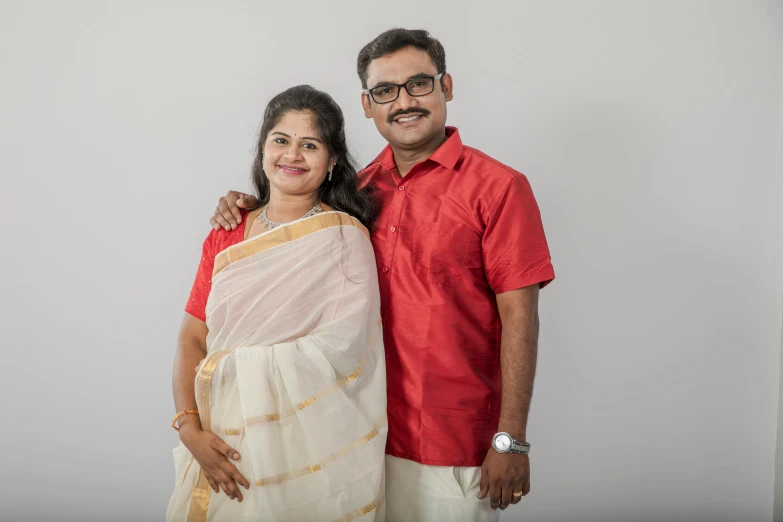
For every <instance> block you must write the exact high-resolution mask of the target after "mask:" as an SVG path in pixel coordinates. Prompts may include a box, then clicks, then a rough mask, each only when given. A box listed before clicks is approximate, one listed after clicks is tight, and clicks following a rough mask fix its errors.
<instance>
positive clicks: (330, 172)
mask: <svg viewBox="0 0 783 522" xmlns="http://www.w3.org/2000/svg"><path fill="white" fill-rule="evenodd" d="M329 181H332V169H330V170H329Z"/></svg>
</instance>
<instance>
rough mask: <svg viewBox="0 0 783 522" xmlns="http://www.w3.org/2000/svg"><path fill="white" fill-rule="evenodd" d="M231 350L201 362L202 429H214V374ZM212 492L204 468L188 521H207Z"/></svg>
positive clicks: (198, 392) (198, 378)
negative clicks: (211, 402)
mask: <svg viewBox="0 0 783 522" xmlns="http://www.w3.org/2000/svg"><path fill="white" fill-rule="evenodd" d="M228 354H229V352H227V351H225V350H220V351H216V352H212V353H211V354H209V355H207V358H206V359H204V361H203V362H202V363H201V366H200V367H199V370H198V375H197V376H196V398H197V399H198V404H199V417H200V418H201V429H202V430H204V431H210V432H211V431H212V416H211V412H210V410H209V392H210V390H211V389H212V376H213V375H214V374H215V370H216V369H217V366H218V364H219V363H220V361H221V360H222V359H223V357H225V356H226V355H228ZM211 494H212V488H210V487H209V482H208V481H207V477H206V475H204V470H203V469H201V470H199V473H198V480H197V481H196V486H195V487H194V488H193V493H192V494H191V497H190V509H189V510H188V522H205V521H206V520H207V512H208V511H209V501H210V498H211Z"/></svg>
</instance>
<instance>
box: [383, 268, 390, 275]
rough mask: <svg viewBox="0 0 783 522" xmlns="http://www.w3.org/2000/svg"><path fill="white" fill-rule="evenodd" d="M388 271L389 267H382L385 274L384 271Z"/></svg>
mask: <svg viewBox="0 0 783 522" xmlns="http://www.w3.org/2000/svg"><path fill="white" fill-rule="evenodd" d="M388 271H389V267H388V266H385V267H383V273H384V274H385V273H386V272H388Z"/></svg>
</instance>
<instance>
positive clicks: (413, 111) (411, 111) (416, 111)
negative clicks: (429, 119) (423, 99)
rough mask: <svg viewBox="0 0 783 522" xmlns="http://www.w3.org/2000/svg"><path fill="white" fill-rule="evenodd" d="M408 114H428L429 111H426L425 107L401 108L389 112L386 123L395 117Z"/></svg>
mask: <svg viewBox="0 0 783 522" xmlns="http://www.w3.org/2000/svg"><path fill="white" fill-rule="evenodd" d="M409 114H420V115H422V116H429V115H430V111H428V110H427V109H402V110H399V111H396V112H393V113H391V114H389V116H388V117H387V118H386V123H391V122H393V121H394V119H395V118H399V117H400V116H407V115H409Z"/></svg>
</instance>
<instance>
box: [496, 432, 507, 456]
mask: <svg viewBox="0 0 783 522" xmlns="http://www.w3.org/2000/svg"><path fill="white" fill-rule="evenodd" d="M492 444H493V446H495V449H496V450H498V451H500V452H504V451H509V450H510V449H511V436H510V435H507V434H505V433H498V434H497V435H495V439H494V440H493V441H492Z"/></svg>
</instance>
